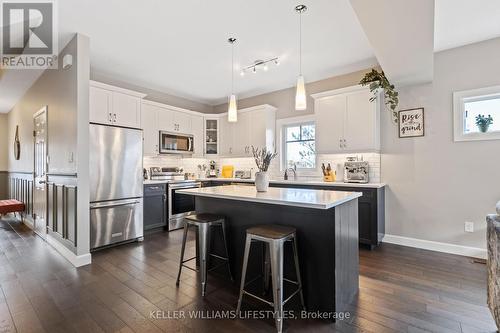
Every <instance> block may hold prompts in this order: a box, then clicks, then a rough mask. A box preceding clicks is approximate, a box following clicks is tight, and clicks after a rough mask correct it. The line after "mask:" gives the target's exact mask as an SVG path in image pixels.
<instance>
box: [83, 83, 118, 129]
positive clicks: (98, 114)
mask: <svg viewBox="0 0 500 333" xmlns="http://www.w3.org/2000/svg"><path fill="white" fill-rule="evenodd" d="M112 101H113V93H112V92H111V91H110V90H105V89H101V88H96V87H93V86H90V90H89V120H90V122H93V123H100V124H108V123H111V122H112V121H113V111H112V108H113V104H112Z"/></svg>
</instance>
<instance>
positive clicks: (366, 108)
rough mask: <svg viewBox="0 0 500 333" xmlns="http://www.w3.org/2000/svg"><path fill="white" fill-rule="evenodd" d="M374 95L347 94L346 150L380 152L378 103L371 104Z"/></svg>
mask: <svg viewBox="0 0 500 333" xmlns="http://www.w3.org/2000/svg"><path fill="white" fill-rule="evenodd" d="M372 96H373V94H372V93H371V92H370V91H360V92H355V93H352V94H347V96H346V99H347V112H346V119H345V133H344V139H345V142H344V143H345V146H346V147H345V148H346V149H348V150H354V151H363V150H380V139H379V138H380V134H379V131H378V128H379V124H378V119H379V118H378V111H377V109H378V108H377V102H376V101H373V102H370V98H371V97H372Z"/></svg>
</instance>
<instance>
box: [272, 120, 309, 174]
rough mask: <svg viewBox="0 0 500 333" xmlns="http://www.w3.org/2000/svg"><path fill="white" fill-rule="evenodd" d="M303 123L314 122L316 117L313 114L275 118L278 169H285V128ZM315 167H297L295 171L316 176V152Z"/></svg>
mask: <svg viewBox="0 0 500 333" xmlns="http://www.w3.org/2000/svg"><path fill="white" fill-rule="evenodd" d="M305 123H312V124H315V123H316V118H315V117H314V115H313V114H311V115H306V116H300V117H291V118H282V119H277V120H276V141H277V143H278V145H277V147H278V154H279V155H278V157H279V161H280V171H281V172H284V171H285V169H286V165H285V154H286V152H285V147H284V144H285V142H286V140H285V135H286V133H285V130H284V129H285V128H286V127H290V126H293V125H299V124H305ZM315 165H316V167H315V168H307V169H299V168H298V169H297V173H298V174H300V175H301V176H317V174H318V154H316V163H315Z"/></svg>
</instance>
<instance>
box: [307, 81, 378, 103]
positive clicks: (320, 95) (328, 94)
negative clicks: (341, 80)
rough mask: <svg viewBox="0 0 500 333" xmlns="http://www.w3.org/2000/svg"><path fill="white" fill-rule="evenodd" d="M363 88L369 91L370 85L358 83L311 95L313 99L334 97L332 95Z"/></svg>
mask: <svg viewBox="0 0 500 333" xmlns="http://www.w3.org/2000/svg"><path fill="white" fill-rule="evenodd" d="M363 90H366V91H369V90H370V88H369V87H368V86H362V85H359V84H357V85H354V86H349V87H344V88H339V89H333V90H327V91H322V92H319V93H316V94H312V95H311V97H312V98H313V99H315V100H317V99H322V98H327V97H332V96H336V95H342V94H348V93H354V92H358V91H363Z"/></svg>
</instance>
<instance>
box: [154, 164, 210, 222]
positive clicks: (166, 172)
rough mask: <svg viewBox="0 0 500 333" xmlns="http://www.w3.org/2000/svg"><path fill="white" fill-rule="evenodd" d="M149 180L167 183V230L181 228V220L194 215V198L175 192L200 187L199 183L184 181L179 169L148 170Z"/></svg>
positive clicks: (155, 168) (156, 168)
mask: <svg viewBox="0 0 500 333" xmlns="http://www.w3.org/2000/svg"><path fill="white" fill-rule="evenodd" d="M150 174H151V180H161V181H165V182H166V183H167V202H168V205H167V206H168V208H167V209H168V230H169V231H171V230H175V229H180V228H182V220H183V218H184V217H185V216H187V215H190V214H194V212H195V200H194V196H191V195H185V194H177V193H176V191H177V190H181V189H187V188H196V187H201V182H198V181H195V180H185V179H184V174H183V173H182V169H181V168H159V167H153V168H151V169H150Z"/></svg>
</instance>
